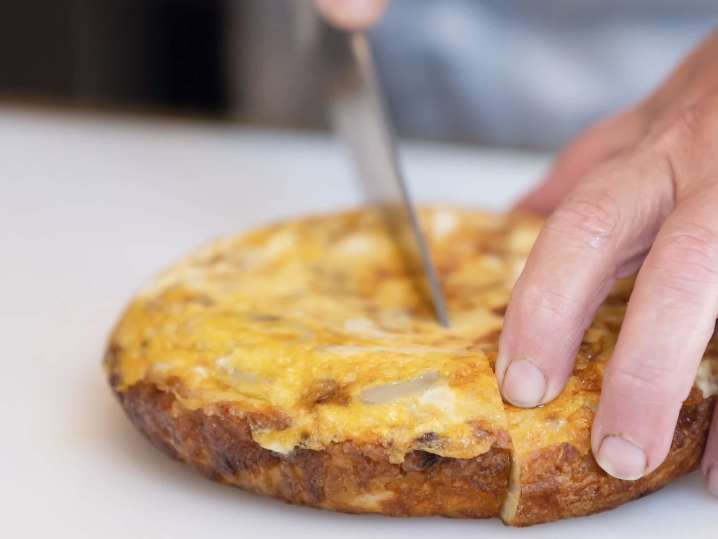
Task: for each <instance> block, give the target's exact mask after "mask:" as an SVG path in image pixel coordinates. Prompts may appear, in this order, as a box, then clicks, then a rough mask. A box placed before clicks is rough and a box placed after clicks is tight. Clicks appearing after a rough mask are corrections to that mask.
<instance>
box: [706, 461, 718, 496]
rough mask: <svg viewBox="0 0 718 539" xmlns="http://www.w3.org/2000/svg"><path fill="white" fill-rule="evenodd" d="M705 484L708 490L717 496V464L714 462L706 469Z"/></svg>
mask: <svg viewBox="0 0 718 539" xmlns="http://www.w3.org/2000/svg"><path fill="white" fill-rule="evenodd" d="M706 486H707V487H708V492H710V493H711V494H712V495H713V496H715V497H716V498H718V466H716V465H715V464H714V465H713V466H711V467H710V468H709V469H708V475H707V477H706Z"/></svg>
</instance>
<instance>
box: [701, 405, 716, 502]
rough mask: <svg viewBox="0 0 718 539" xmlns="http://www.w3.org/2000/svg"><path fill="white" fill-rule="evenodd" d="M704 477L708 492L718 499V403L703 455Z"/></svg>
mask: <svg viewBox="0 0 718 539" xmlns="http://www.w3.org/2000/svg"><path fill="white" fill-rule="evenodd" d="M701 471H702V472H703V477H705V481H706V486H707V487H708V491H709V492H710V493H711V494H712V495H713V496H715V497H716V498H718V403H716V409H715V411H714V412H713V423H712V424H711V430H710V434H709V435H708V443H707V444H706V450H705V453H703V465H702V466H701Z"/></svg>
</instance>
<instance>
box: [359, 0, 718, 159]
mask: <svg viewBox="0 0 718 539" xmlns="http://www.w3.org/2000/svg"><path fill="white" fill-rule="evenodd" d="M716 27H718V1H715V0H712V1H710V2H709V1H705V0H692V1H690V0H689V1H673V2H671V1H669V0H632V1H631V2H621V1H618V0H603V1H601V2H598V1H594V2H589V1H576V0H573V1H569V0H545V1H536V2H530V1H518V0H513V1H512V0H502V1H498V0H497V1H492V2H487V1H483V2H482V1H468V0H444V1H442V2H436V1H433V0H393V2H392V5H391V8H390V10H389V12H388V13H387V16H386V17H385V18H384V20H383V21H382V23H381V24H380V25H379V26H378V27H377V28H376V30H375V31H374V32H373V38H374V40H375V43H376V47H377V50H378V51H379V52H378V54H379V61H380V64H381V68H382V73H383V75H384V77H383V78H384V80H385V83H386V84H387V86H388V88H389V95H390V96H391V105H392V110H393V111H394V114H395V119H396V121H397V122H398V125H399V128H400V130H401V131H402V132H403V133H405V134H408V135H414V136H429V137H440V138H448V139H463V140H474V139H478V140H483V141H485V142H487V143H490V144H499V145H524V146H539V147H541V146H556V145H558V144H560V143H562V142H563V141H565V140H566V139H567V138H569V137H570V136H571V135H573V134H574V133H575V132H576V131H577V130H579V129H581V128H582V127H583V126H586V125H588V124H589V123H591V122H593V121H595V120H596V119H597V118H599V117H602V116H605V115H607V114H611V113H613V112H615V111H617V110H619V109H621V108H623V107H626V106H628V105H630V104H631V103H634V102H635V101H637V100H639V99H640V98H642V97H643V96H645V95H646V94H647V93H648V92H649V91H650V90H651V89H652V88H654V87H655V86H656V85H657V84H659V83H660V81H661V80H662V79H663V78H664V77H665V76H666V75H667V74H668V72H669V71H670V70H671V69H672V68H673V67H674V66H675V65H676V64H677V63H678V62H679V61H680V59H681V58H682V57H683V56H684V55H685V54H686V53H687V52H688V51H689V50H690V49H691V48H692V47H694V46H695V44H696V43H697V42H699V41H700V39H701V38H702V37H703V36H705V35H706V34H707V33H708V32H709V31H710V30H711V29H713V28H716Z"/></svg>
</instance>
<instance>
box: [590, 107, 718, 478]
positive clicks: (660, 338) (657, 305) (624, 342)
mask: <svg viewBox="0 0 718 539" xmlns="http://www.w3.org/2000/svg"><path fill="white" fill-rule="evenodd" d="M716 129H718V98H716V97H712V98H710V99H708V100H705V101H704V102H702V103H701V104H700V105H699V106H695V107H690V108H688V109H685V110H684V111H683V112H681V114H679V115H677V116H675V118H674V120H673V121H672V122H671V124H670V125H669V126H668V127H667V128H665V129H663V128H662V129H661V131H660V132H658V135H657V136H655V137H652V138H653V139H654V140H649V143H650V144H651V145H652V146H653V147H654V148H655V149H656V150H657V152H658V153H657V154H656V155H663V156H664V159H665V161H666V162H667V163H668V165H669V168H670V170H671V175H672V178H673V181H672V183H673V187H674V197H675V200H676V205H677V208H676V210H675V211H674V212H673V214H672V215H671V216H670V217H669V218H668V219H667V220H666V222H665V224H664V225H663V227H662V228H661V230H660V232H659V234H658V235H657V237H656V240H655V242H654V245H653V247H652V248H651V251H650V253H649V254H648V256H647V257H646V260H645V262H644V264H643V267H642V268H641V270H640V272H639V275H638V278H637V280H636V284H635V287H634V291H633V294H632V295H631V301H630V303H629V306H628V309H627V312H626V317H625V319H624V322H623V326H622V328H621V333H620V335H619V338H618V342H617V343H616V348H615V350H614V354H613V357H612V359H611V361H610V362H609V364H608V366H607V367H606V371H605V373H604V382H603V390H602V394H601V401H600V404H599V407H598V410H597V412H596V418H595V420H594V425H593V430H592V438H591V443H592V449H593V452H594V455H595V457H596V460H597V462H598V463H599V465H600V466H601V467H602V468H603V469H604V470H605V471H607V472H608V473H609V474H611V475H614V476H616V477H619V478H623V479H637V478H639V477H641V476H643V475H645V474H646V473H650V472H651V471H653V470H654V469H655V468H656V467H657V466H658V465H659V464H660V463H661V462H663V460H664V459H665V457H666V455H667V454H668V451H669V449H670V444H671V440H672V437H673V431H674V429H675V424H676V419H677V417H678V413H679V411H680V408H681V404H682V402H683V400H684V399H685V398H686V396H687V394H688V392H689V390H690V388H691V385H692V384H693V381H694V378H695V375H696V368H697V366H698V363H699V361H700V359H701V356H702V355H703V353H704V351H705V348H706V344H707V343H708V340H709V338H710V336H711V334H712V332H713V329H714V325H715V319H716V314H717V313H718V214H716V211H715V208H716V207H718V187H716V184H715V180H714V178H715V176H716V173H718V159H716V157H715V156H716V151H718V139H717V138H716V137H715V133H716Z"/></svg>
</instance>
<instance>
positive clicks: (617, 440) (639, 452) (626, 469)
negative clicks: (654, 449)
mask: <svg viewBox="0 0 718 539" xmlns="http://www.w3.org/2000/svg"><path fill="white" fill-rule="evenodd" d="M596 460H597V461H598V465H599V466H600V467H601V468H603V470H604V471H605V472H606V473H607V474H609V475H612V476H613V477H616V478H618V479H624V480H626V481H635V480H636V479H640V478H641V477H643V475H644V474H645V473H646V466H647V463H648V461H647V459H646V454H645V453H644V452H643V449H641V448H640V447H638V446H637V445H636V444H634V443H633V442H629V441H628V440H626V439H625V438H624V437H623V436H615V435H614V436H606V437H605V438H604V439H603V441H602V442H601V447H599V449H598V456H597V457H596Z"/></svg>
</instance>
